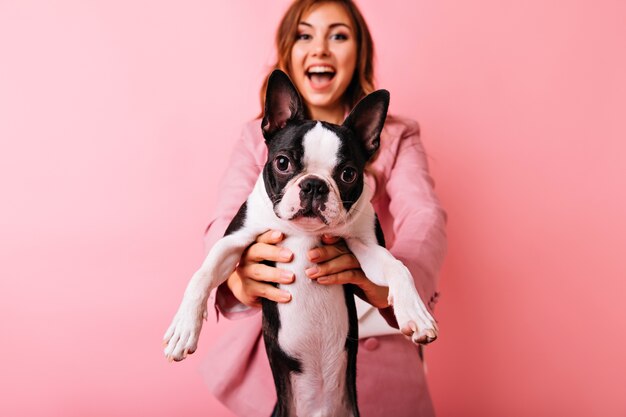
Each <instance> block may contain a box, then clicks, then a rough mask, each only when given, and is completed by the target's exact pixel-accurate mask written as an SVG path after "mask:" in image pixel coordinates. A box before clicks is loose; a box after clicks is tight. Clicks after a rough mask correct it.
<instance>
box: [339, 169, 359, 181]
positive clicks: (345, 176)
mask: <svg viewBox="0 0 626 417" xmlns="http://www.w3.org/2000/svg"><path fill="white" fill-rule="evenodd" d="M355 180H356V169H354V168H350V167H346V168H344V169H343V171H341V181H343V182H345V183H346V184H352V183H353V182H354V181H355Z"/></svg>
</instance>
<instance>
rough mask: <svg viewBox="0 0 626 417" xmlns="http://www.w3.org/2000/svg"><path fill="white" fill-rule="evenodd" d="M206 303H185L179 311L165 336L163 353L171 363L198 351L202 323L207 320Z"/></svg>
mask: <svg viewBox="0 0 626 417" xmlns="http://www.w3.org/2000/svg"><path fill="white" fill-rule="evenodd" d="M206 314H207V312H206V306H205V304H204V303H185V302H184V301H183V304H182V305H181V306H180V308H179V309H178V312H177V313H176V315H175V316H174V320H172V324H170V327H169V328H168V329H167V331H166V332H165V336H163V346H164V350H163V353H164V354H165V357H166V358H167V359H168V360H169V361H170V362H171V361H182V360H183V359H185V358H186V357H187V355H190V354H192V353H194V352H195V351H196V348H197V347H198V337H199V336H200V330H201V329H202V321H203V319H205V318H206Z"/></svg>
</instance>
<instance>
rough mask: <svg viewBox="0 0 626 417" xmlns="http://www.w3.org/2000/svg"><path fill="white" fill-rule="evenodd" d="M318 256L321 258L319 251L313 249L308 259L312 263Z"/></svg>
mask: <svg viewBox="0 0 626 417" xmlns="http://www.w3.org/2000/svg"><path fill="white" fill-rule="evenodd" d="M320 256H322V252H320V250H319V249H313V250H311V251H310V252H309V259H311V260H312V261H314V260H316V259H319V257H320Z"/></svg>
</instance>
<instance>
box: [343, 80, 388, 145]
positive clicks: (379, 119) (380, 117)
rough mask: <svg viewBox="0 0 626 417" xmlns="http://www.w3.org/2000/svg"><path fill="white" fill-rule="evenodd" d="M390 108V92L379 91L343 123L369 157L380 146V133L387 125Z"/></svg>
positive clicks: (362, 103) (366, 98)
mask: <svg viewBox="0 0 626 417" xmlns="http://www.w3.org/2000/svg"><path fill="white" fill-rule="evenodd" d="M388 108H389V91H387V90H377V91H374V92H373V93H371V94H368V95H367V96H366V97H364V98H363V99H362V100H361V101H359V102H358V103H357V104H356V106H354V109H352V111H351V112H350V114H349V115H348V117H347V118H346V120H345V121H344V122H343V126H345V127H347V128H348V129H350V130H352V132H354V134H355V135H356V138H357V139H358V140H360V141H361V142H362V143H363V145H364V146H365V150H366V151H367V154H368V156H369V157H371V156H372V155H374V153H376V151H377V150H378V146H379V145H380V132H382V130H383V125H384V124H385V119H386V118H387V109H388Z"/></svg>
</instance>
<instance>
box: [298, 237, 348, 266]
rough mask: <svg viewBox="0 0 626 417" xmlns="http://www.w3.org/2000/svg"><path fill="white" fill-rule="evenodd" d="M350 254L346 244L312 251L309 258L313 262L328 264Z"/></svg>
mask: <svg viewBox="0 0 626 417" xmlns="http://www.w3.org/2000/svg"><path fill="white" fill-rule="evenodd" d="M347 253H350V250H349V249H348V247H347V246H346V244H345V243H343V242H341V243H336V244H333V245H322V246H319V247H316V248H313V249H311V250H310V251H309V252H308V254H307V255H308V257H309V260H310V261H311V262H317V263H319V262H326V261H329V260H331V259H334V258H336V257H338V256H341V255H344V254H347Z"/></svg>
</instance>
